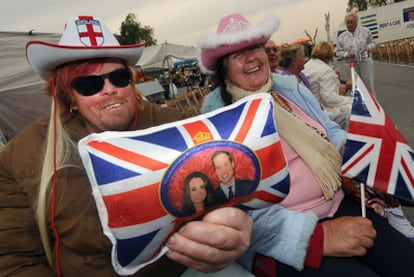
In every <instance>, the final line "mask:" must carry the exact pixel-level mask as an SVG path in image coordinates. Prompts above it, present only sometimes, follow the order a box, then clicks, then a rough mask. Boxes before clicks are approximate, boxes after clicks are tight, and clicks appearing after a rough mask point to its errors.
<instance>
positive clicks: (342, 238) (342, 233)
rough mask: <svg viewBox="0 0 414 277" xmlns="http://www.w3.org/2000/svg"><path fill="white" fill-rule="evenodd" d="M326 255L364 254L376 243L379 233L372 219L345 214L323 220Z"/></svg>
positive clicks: (324, 250)
mask: <svg viewBox="0 0 414 277" xmlns="http://www.w3.org/2000/svg"><path fill="white" fill-rule="evenodd" d="M322 226H323V232H324V243H323V254H324V255H325V256H337V257H340V256H342V257H347V256H363V255H365V254H366V253H367V249H368V248H370V247H372V246H373V245H374V239H375V236H376V234H377V232H376V231H375V229H374V227H373V226H372V222H371V220H369V219H367V218H364V217H351V216H343V217H339V218H335V219H332V220H327V221H324V222H322Z"/></svg>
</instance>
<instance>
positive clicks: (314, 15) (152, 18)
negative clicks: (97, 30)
mask: <svg viewBox="0 0 414 277" xmlns="http://www.w3.org/2000/svg"><path fill="white" fill-rule="evenodd" d="M347 3H348V1H347V0H147V1H142V0H135V1H134V0H116V1H113V0H111V1H110V0H70V1H68V0H36V1H34V0H6V1H2V5H1V6H2V7H1V12H0V31H16V32H27V31H29V30H31V29H34V32H46V33H49V32H51V33H61V32H62V31H63V27H64V24H65V22H66V20H67V19H68V18H69V17H71V16H77V15H94V16H98V17H99V18H100V19H102V20H103V21H104V22H105V23H106V25H107V26H108V27H109V29H110V30H111V31H112V32H113V33H119V28H120V26H121V23H122V21H124V20H125V18H126V16H127V14H128V13H134V14H135V15H136V16H137V21H138V22H140V23H141V24H142V25H144V26H151V27H152V28H153V29H154V37H155V38H156V39H157V41H158V43H163V42H165V41H167V42H169V43H176V44H183V45H190V46H196V45H197V40H198V38H200V37H201V36H202V35H203V34H208V33H213V32H215V31H216V29H217V25H218V22H219V20H220V18H221V17H223V16H225V15H228V14H231V13H235V12H239V13H241V14H243V15H244V16H245V17H246V18H247V19H248V21H249V22H250V23H251V24H253V25H255V24H258V23H261V22H262V21H263V20H264V19H265V18H266V17H268V16H274V15H276V16H278V18H279V20H280V27H279V30H278V31H276V32H275V33H274V35H273V36H272V39H274V40H275V41H276V42H277V43H284V42H292V41H294V40H297V39H301V38H306V37H307V36H306V33H305V30H306V31H307V32H308V34H309V35H310V36H311V37H314V35H315V33H316V30H317V33H316V34H317V36H316V40H317V41H321V40H326V39H327V32H326V30H325V15H326V14H328V13H329V15H330V21H329V22H330V26H331V27H330V29H331V31H330V36H331V38H333V32H334V30H335V28H336V27H337V26H338V25H339V24H340V23H342V22H343V19H344V15H345V12H346V7H347ZM17 11H18V12H17Z"/></svg>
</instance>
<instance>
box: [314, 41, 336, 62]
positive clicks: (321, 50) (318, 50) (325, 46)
mask: <svg viewBox="0 0 414 277" xmlns="http://www.w3.org/2000/svg"><path fill="white" fill-rule="evenodd" d="M334 53H335V52H334V48H333V45H332V43H330V42H327V41H321V42H318V43H317V44H316V45H315V47H313V49H312V54H311V56H312V58H313V59H320V60H322V61H324V62H329V61H331V60H332V59H333V57H334Z"/></svg>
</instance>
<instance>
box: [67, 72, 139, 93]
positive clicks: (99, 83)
mask: <svg viewBox="0 0 414 277" xmlns="http://www.w3.org/2000/svg"><path fill="white" fill-rule="evenodd" d="M106 78H108V79H109V81H110V82H111V83H112V84H113V85H115V86H117V87H119V88H123V87H126V86H127V85H129V84H130V83H131V72H130V71H129V69H128V68H121V69H117V70H114V71H112V72H109V73H105V74H102V75H89V76H80V77H77V78H75V79H73V81H72V83H71V86H72V88H74V89H75V90H76V91H77V92H78V93H79V94H81V95H83V96H92V95H94V94H96V93H98V92H99V91H101V90H102V88H103V87H104V84H105V79H106Z"/></svg>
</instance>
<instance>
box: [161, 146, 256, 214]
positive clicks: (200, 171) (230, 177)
mask: <svg viewBox="0 0 414 277" xmlns="http://www.w3.org/2000/svg"><path fill="white" fill-rule="evenodd" d="M260 173H261V170H260V164H259V161H258V159H257V157H256V154H255V153H254V151H252V150H251V149H249V148H248V147H246V146H244V145H242V144H239V143H236V142H232V141H212V142H207V143H203V144H199V145H196V146H194V147H193V148H191V149H188V150H187V151H185V152H184V153H182V154H181V155H180V156H179V157H178V158H177V159H176V160H175V161H174V162H173V163H172V164H171V165H170V167H169V168H168V170H167V171H166V174H165V175H164V178H163V180H162V182H161V186H160V196H161V201H162V203H163V205H164V207H165V208H166V210H167V211H168V212H169V213H171V214H172V215H174V216H181V217H182V216H191V215H202V214H203V213H205V212H206V211H208V210H210V209H212V208H214V207H218V206H222V205H233V206H234V205H240V204H241V203H243V202H246V201H248V200H249V195H251V194H252V193H253V192H254V191H255V190H256V189H257V186H258V184H259V181H260Z"/></svg>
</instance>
